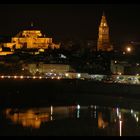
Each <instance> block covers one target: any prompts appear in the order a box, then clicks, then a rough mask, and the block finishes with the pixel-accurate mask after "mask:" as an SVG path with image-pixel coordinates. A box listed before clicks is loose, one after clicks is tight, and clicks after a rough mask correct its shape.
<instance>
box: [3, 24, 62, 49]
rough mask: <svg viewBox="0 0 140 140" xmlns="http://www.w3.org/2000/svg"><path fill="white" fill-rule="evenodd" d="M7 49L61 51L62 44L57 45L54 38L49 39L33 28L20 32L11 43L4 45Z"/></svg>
mask: <svg viewBox="0 0 140 140" xmlns="http://www.w3.org/2000/svg"><path fill="white" fill-rule="evenodd" d="M3 45H4V46H5V47H8V48H11V49H21V48H27V49H48V48H52V49H55V48H56V49H59V48H60V44H55V43H53V41H52V38H47V37H45V35H43V34H42V32H41V31H40V30H37V29H35V28H33V25H31V28H30V29H28V30H23V31H21V32H19V33H18V34H17V35H16V36H15V37H12V38H11V42H10V43H4V44H3Z"/></svg>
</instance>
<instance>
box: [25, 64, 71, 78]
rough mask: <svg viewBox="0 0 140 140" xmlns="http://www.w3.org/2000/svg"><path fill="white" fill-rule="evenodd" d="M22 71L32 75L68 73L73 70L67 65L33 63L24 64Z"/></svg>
mask: <svg viewBox="0 0 140 140" xmlns="http://www.w3.org/2000/svg"><path fill="white" fill-rule="evenodd" d="M22 69H24V70H26V71H29V72H30V73H31V74H32V75H35V74H37V73H39V74H45V73H56V74H59V73H63V74H64V73H66V72H69V71H71V70H73V69H72V68H71V66H70V65H65V64H43V63H32V64H23V65H22Z"/></svg>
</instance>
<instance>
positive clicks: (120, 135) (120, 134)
mask: <svg viewBox="0 0 140 140" xmlns="http://www.w3.org/2000/svg"><path fill="white" fill-rule="evenodd" d="M120 136H122V121H120Z"/></svg>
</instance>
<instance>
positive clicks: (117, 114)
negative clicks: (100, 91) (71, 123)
mask: <svg viewBox="0 0 140 140" xmlns="http://www.w3.org/2000/svg"><path fill="white" fill-rule="evenodd" d="M3 115H4V116H5V118H6V119H8V120H10V121H11V122H12V123H13V124H16V125H21V126H22V127H24V128H28V127H30V128H34V129H40V128H41V125H42V124H45V125H47V123H48V122H55V121H62V123H63V121H64V120H66V119H71V120H77V121H78V120H84V121H85V122H84V121H82V123H81V124H80V125H81V126H79V129H80V127H81V128H82V125H83V122H84V123H86V121H87V120H88V121H90V122H95V123H94V125H93V126H92V127H95V128H97V129H99V130H105V131H106V133H107V135H117V136H123V135H133V132H131V130H133V129H136V130H137V131H138V132H140V126H139V117H140V112H139V111H135V110H133V109H130V110H129V109H123V108H118V107H116V108H111V107H100V106H97V105H90V106H81V105H77V106H50V107H44V108H30V109H14V108H7V109H5V110H4V111H3ZM90 124H91V125H92V123H90ZM86 127H88V126H86ZM90 127H91V126H90ZM133 131H134V130H133ZM138 132H135V135H140V133H138Z"/></svg>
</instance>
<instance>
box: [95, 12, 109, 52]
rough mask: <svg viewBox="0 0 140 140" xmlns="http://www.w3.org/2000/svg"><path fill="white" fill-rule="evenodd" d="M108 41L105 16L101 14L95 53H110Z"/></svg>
mask: <svg viewBox="0 0 140 140" xmlns="http://www.w3.org/2000/svg"><path fill="white" fill-rule="evenodd" d="M111 50H112V48H111V45H110V39H109V27H108V25H107V21H106V17H105V14H104V13H103V15H102V19H101V23H100V26H99V33H98V43H97V51H111Z"/></svg>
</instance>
